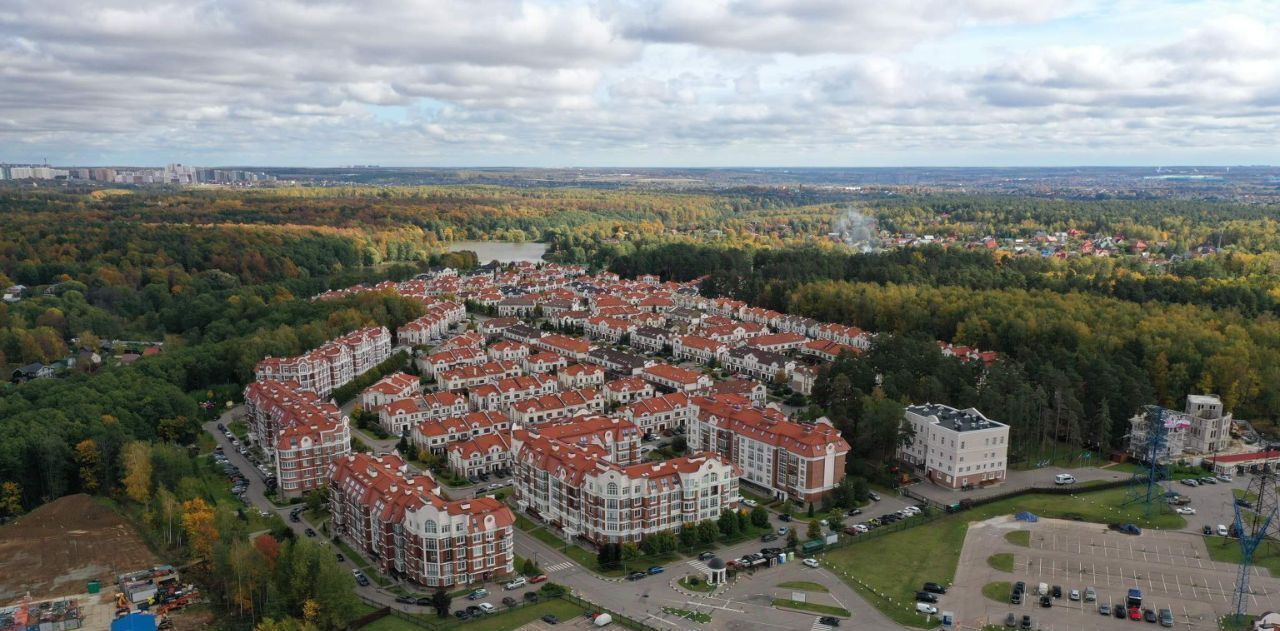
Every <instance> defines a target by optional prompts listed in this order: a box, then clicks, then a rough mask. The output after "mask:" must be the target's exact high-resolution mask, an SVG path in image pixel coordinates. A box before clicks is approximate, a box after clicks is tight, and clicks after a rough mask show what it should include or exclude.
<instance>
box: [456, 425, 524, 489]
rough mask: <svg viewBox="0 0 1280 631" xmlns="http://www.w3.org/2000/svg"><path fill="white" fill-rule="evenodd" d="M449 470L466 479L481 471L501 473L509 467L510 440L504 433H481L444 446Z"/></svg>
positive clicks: (472, 477)
mask: <svg viewBox="0 0 1280 631" xmlns="http://www.w3.org/2000/svg"><path fill="white" fill-rule="evenodd" d="M445 456H446V457H445V460H446V462H448V466H449V470H450V471H452V472H453V473H455V474H457V475H460V476H462V477H464V478H466V479H468V480H474V479H475V478H476V476H477V475H479V474H481V473H502V472H505V471H507V470H508V469H510V468H511V442H510V440H509V439H508V438H507V435H506V434H481V435H479V436H475V437H472V438H467V439H464V440H460V441H457V442H452V443H449V444H448V445H447V446H446V447H445Z"/></svg>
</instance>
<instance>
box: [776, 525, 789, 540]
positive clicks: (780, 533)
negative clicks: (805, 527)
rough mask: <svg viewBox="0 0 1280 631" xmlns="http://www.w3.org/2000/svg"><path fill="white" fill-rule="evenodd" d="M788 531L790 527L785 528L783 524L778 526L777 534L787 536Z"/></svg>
mask: <svg viewBox="0 0 1280 631" xmlns="http://www.w3.org/2000/svg"><path fill="white" fill-rule="evenodd" d="M788 532H791V529H790V528H787V527H786V526H783V527H781V528H779V529H778V536H779V537H785V536H787V533H788Z"/></svg>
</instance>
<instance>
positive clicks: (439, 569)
mask: <svg viewBox="0 0 1280 631" xmlns="http://www.w3.org/2000/svg"><path fill="white" fill-rule="evenodd" d="M327 478H328V481H329V509H330V513H331V515H332V518H331V521H330V527H331V528H332V531H333V532H334V533H335V534H336V535H338V536H340V537H342V539H344V540H345V541H346V542H347V543H348V544H350V545H351V546H353V547H355V548H356V549H358V550H359V551H360V552H361V553H363V554H364V555H365V556H366V557H367V558H368V559H369V560H371V561H372V562H373V563H374V564H376V565H377V566H378V568H379V569H380V570H382V571H383V572H386V573H390V574H394V575H396V576H403V577H404V578H406V579H407V580H409V581H410V582H412V583H414V584H417V585H420V586H422V587H425V588H433V587H443V588H452V587H456V586H460V585H466V584H468V583H472V582H479V581H488V580H493V579H497V578H500V577H504V576H508V575H511V574H512V573H514V571H515V567H514V565H515V551H514V544H513V533H512V528H513V526H514V524H515V516H514V515H513V514H512V512H511V510H510V509H509V508H507V507H506V506H505V505H503V503H502V502H500V501H498V500H497V499H494V498H492V497H478V498H472V499H464V500H454V501H449V500H446V499H444V498H443V497H441V495H440V491H439V487H438V486H437V485H436V482H435V480H434V479H433V478H431V477H430V476H428V475H423V474H415V473H412V472H411V471H410V470H409V468H408V467H407V466H406V465H405V463H404V461H403V460H401V459H400V458H399V457H398V456H395V455H383V456H371V455H368V454H354V455H349V456H346V457H344V458H341V459H339V460H337V461H335V462H334V463H333V464H332V465H330V467H329V470H328V476H327Z"/></svg>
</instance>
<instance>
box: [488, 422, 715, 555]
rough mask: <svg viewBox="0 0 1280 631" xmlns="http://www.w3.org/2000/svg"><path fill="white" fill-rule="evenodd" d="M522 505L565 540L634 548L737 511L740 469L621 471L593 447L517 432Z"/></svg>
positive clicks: (680, 461)
mask: <svg viewBox="0 0 1280 631" xmlns="http://www.w3.org/2000/svg"><path fill="white" fill-rule="evenodd" d="M511 464H512V471H513V479H514V480H515V498H516V503H517V504H518V505H519V507H520V509H521V510H522V511H526V512H528V513H530V514H532V515H534V516H536V517H538V518H540V519H542V520H543V521H544V522H546V523H547V524H548V525H549V526H550V527H551V528H553V529H555V530H558V531H559V532H560V534H562V535H563V536H564V537H566V538H582V539H586V540H587V541H591V542H592V543H595V544H602V543H608V542H627V541H631V542H635V541H640V540H641V539H643V538H644V537H646V536H648V535H650V534H654V533H659V532H671V531H675V530H678V529H679V528H680V527H681V526H683V525H684V524H687V523H696V522H699V521H703V520H711V519H716V518H717V517H719V515H720V512H721V511H722V510H724V509H735V508H736V507H737V504H736V502H737V498H738V483H737V471H736V469H735V467H734V466H733V465H732V464H730V463H728V462H726V461H725V460H724V459H723V458H720V457H719V456H717V455H715V454H712V453H698V454H691V455H688V456H685V457H681V458H674V459H672V460H667V461H665V462H655V463H643V464H635V465H630V466H623V465H619V464H616V463H613V462H610V461H609V459H608V453H607V452H605V450H603V449H601V448H600V447H598V446H596V445H592V444H588V445H587V446H579V445H575V444H568V443H562V442H560V441H557V440H552V439H550V438H546V437H544V436H541V435H539V434H538V433H537V431H536V428H535V429H534V430H515V431H513V432H512V441H511Z"/></svg>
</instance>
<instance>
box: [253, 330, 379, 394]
mask: <svg viewBox="0 0 1280 631" xmlns="http://www.w3.org/2000/svg"><path fill="white" fill-rule="evenodd" d="M389 357H391V333H390V331H388V330H387V328H386V327H371V328H368V329H360V330H358V331H353V332H351V333H348V334H346V335H344V336H342V337H339V338H337V339H334V340H330V341H329V342H326V343H325V344H323V345H321V346H320V347H319V348H316V349H313V350H311V351H308V352H306V353H303V354H302V355H298V356H296V357H283V358H281V357H267V358H266V359H263V360H262V361H260V362H258V365H257V366H256V367H255V368H254V373H255V374H256V376H257V379H258V381H293V382H297V384H298V387H300V388H301V389H303V390H310V391H311V392H314V393H316V394H318V395H320V396H321V397H328V396H329V395H330V394H332V393H333V390H334V389H335V388H340V387H342V386H344V385H346V384H347V382H349V381H351V380H352V379H355V378H356V377H359V376H360V375H363V374H364V373H365V372H366V371H368V370H369V369H370V368H373V367H374V366H377V365H378V364H381V363H382V362H384V361H386V360H387V359H388V358H389Z"/></svg>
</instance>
